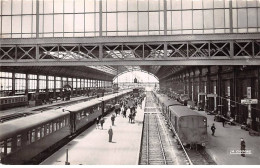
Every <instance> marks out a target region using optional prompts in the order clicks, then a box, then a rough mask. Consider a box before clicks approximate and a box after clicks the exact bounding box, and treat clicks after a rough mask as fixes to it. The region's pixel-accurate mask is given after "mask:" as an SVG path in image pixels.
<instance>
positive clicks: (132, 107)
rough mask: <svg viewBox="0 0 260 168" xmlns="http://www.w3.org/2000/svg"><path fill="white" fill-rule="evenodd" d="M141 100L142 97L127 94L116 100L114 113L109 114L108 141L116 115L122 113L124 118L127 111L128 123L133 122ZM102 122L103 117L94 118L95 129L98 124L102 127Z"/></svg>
mask: <svg viewBox="0 0 260 168" xmlns="http://www.w3.org/2000/svg"><path fill="white" fill-rule="evenodd" d="M142 100H143V98H142V97H137V98H136V97H134V96H129V97H126V98H123V99H121V100H120V101H118V102H116V104H115V106H114V107H115V109H114V113H113V114H112V115H111V126H110V128H109V129H108V135H109V140H108V141H109V142H112V137H113V129H112V126H114V125H115V120H116V117H117V115H120V114H122V116H123V118H126V114H127V113H129V115H128V118H129V123H134V121H135V116H136V113H137V111H136V109H137V106H138V105H141V104H142ZM104 122H105V120H104V117H98V118H96V129H99V126H101V129H103V124H104Z"/></svg>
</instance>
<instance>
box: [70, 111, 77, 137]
mask: <svg viewBox="0 0 260 168" xmlns="http://www.w3.org/2000/svg"><path fill="white" fill-rule="evenodd" d="M75 131H76V113H72V112H70V134H73V133H74V132H75Z"/></svg>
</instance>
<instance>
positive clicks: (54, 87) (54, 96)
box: [53, 76, 57, 98]
mask: <svg viewBox="0 0 260 168" xmlns="http://www.w3.org/2000/svg"><path fill="white" fill-rule="evenodd" d="M56 80H57V79H56V76H54V85H53V98H56V88H57V86H56Z"/></svg>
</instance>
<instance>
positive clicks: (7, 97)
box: [0, 95, 26, 100]
mask: <svg viewBox="0 0 260 168" xmlns="http://www.w3.org/2000/svg"><path fill="white" fill-rule="evenodd" d="M17 97H26V95H18V96H5V97H0V100H2V99H9V98H10V99H11V98H17Z"/></svg>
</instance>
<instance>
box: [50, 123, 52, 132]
mask: <svg viewBox="0 0 260 168" xmlns="http://www.w3.org/2000/svg"><path fill="white" fill-rule="evenodd" d="M51 133H52V123H50V134H51Z"/></svg>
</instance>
